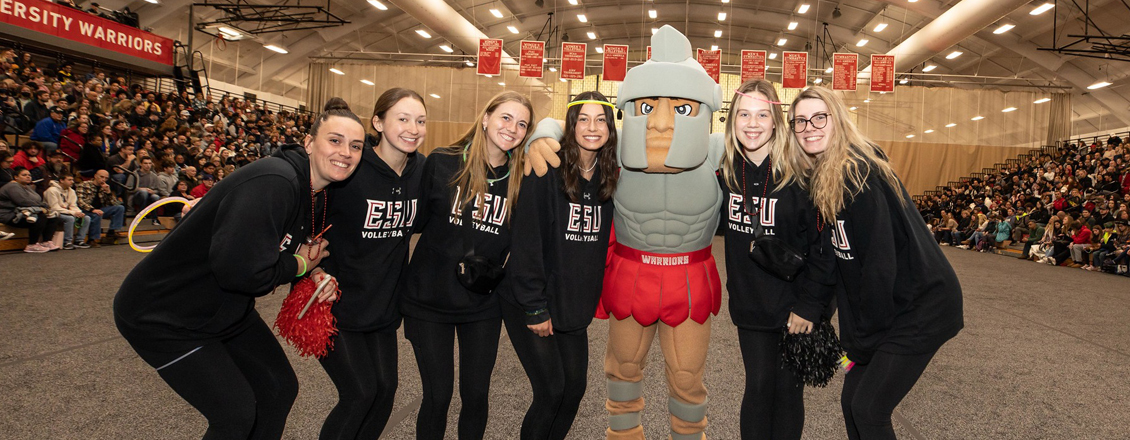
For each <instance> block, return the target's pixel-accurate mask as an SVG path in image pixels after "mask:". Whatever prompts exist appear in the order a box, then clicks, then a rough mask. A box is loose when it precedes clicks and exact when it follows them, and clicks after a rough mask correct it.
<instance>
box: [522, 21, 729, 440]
mask: <svg viewBox="0 0 1130 440" xmlns="http://www.w3.org/2000/svg"><path fill="white" fill-rule="evenodd" d="M651 45H652V57H651V59H650V60H648V61H647V62H645V63H644V64H642V65H639V66H636V67H634V68H632V69H631V70H629V71H628V74H627V77H626V78H625V79H624V82H623V84H621V86H620V92H619V94H618V97H617V100H616V108H618V109H620V110H621V111H623V114H624V121H623V128H622V134H621V136H620V145H619V148H620V150H619V153H620V154H619V158H620V165H621V174H620V181H619V186H618V187H617V190H616V195H615V198H614V201H615V206H616V211H615V216H614V223H615V240H616V241H615V242H614V243H613V244H612V245H611V249H610V251H609V257H608V261H609V264H608V267H607V268H606V271H605V276H604V291H603V293H602V294H601V300H600V306H599V308H598V309H597V317H598V318H608V319H609V336H608V350H607V353H606V354H605V358H604V372H605V376H606V377H607V378H608V401H607V403H606V407H607V409H608V414H609V417H608V425H609V427H608V430H607V438H608V439H643V438H644V435H643V427H642V426H640V420H641V417H640V412H641V411H642V410H643V408H644V399H643V395H642V393H643V384H642V380H643V370H644V363H645V361H646V359H647V353H648V349H649V348H650V347H651V343H652V341H653V340H654V338H655V335H656V334H657V333H658V335H659V343H660V347H662V349H663V357H664V361H665V363H666V377H667V389H668V392H669V398H668V402H667V407H668V410H669V412H670V419H671V434H670V436H671V439H672V440H703V439H705V434H704V431H705V429H706V425H707V420H706V403H707V397H706V387H705V386H704V385H703V383H702V376H703V370H704V367H705V364H706V354H707V348H708V346H709V343H710V323H711V316H712V315H717V314H718V310H719V307H720V306H721V303H722V290H721V289H722V286H721V282H720V280H719V277H718V269H717V267H716V265H715V262H714V257H713V256H712V255H711V252H710V242H711V239H712V238H713V235H714V231H715V229H716V228H717V226H718V220H719V212H720V209H719V208H720V206H721V204H722V192H721V190H720V189H719V187H718V180H717V178H716V177H715V170H716V169H717V168H718V161H719V158H720V157H721V153H722V150H723V144H724V142H723V141H722V137H721V135H720V134H718V135H713V136H712V135H711V134H710V125H711V119H712V114H713V112H715V111H718V110H720V109H721V107H722V89H721V87H719V86H718V84H717V83H715V82H714V80H713V79H711V78H710V76H709V75H707V73H706V70H705V69H703V68H702V66H701V65H699V64H698V62H697V61H695V59H694V58H693V56H692V54H693V52H692V50H691V45H690V41H688V40H687V38H686V37H685V36H683V34H681V33H679V31H677V30H675V28H673V27H671V26H663V27H662V28H661V29H659V31H658V32H656V34H655V35H654V36H652V39H651ZM561 136H562V131H561V127H560V125H559V123H558V122H556V121H553V120H545V121H542V123H540V124H539V125H538V129H537V130H536V131H535V134H534V135H533V139H535V141H531V146H530V152H531V156H538V158H537V159H542V160H545V161H548V162H553V160H552V158H550V156H554V158H555V157H556V156H555V154H554V153H553V151H556V148H559V147H557V143H556V142H553V140H555V139H560V138H561ZM541 138H548V139H541ZM537 159H535V161H534V162H533V163H532V166H533V168H534V169H535V170H539V169H540V171H541V172H539V174H544V170H545V167H544V163H539V162H538V160H537Z"/></svg>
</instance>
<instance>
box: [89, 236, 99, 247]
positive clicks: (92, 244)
mask: <svg viewBox="0 0 1130 440" xmlns="http://www.w3.org/2000/svg"><path fill="white" fill-rule="evenodd" d="M86 244H88V245H90V247H92V248H100V247H102V243H101V241H100V240H98V239H94V238H92V239H90V240H87V241H86Z"/></svg>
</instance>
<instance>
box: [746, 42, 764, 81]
mask: <svg viewBox="0 0 1130 440" xmlns="http://www.w3.org/2000/svg"><path fill="white" fill-rule="evenodd" d="M751 79H765V51H764V50H743V51H742V82H743V83H744V82H746V81H749V80H751Z"/></svg>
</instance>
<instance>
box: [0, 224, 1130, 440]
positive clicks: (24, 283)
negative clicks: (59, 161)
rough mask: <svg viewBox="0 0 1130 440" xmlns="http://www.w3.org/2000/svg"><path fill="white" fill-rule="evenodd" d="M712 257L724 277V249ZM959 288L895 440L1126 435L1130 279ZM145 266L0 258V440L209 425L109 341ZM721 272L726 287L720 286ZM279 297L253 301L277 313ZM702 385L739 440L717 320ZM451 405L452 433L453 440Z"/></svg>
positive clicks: (402, 417) (130, 435)
mask: <svg viewBox="0 0 1130 440" xmlns="http://www.w3.org/2000/svg"><path fill="white" fill-rule="evenodd" d="M715 244H716V247H715V255H716V257H717V258H718V261H719V266H720V267H719V269H722V267H721V266H722V263H723V260H722V253H721V252H720V251H721V244H720V242H719V241H718V240H716V242H715ZM945 252H946V255H947V256H949V258H950V261H951V262H952V264H953V265H954V268H955V269H956V270H957V273H958V275H959V276H960V277H961V281H962V285H963V286H964V289H965V322H966V328H965V330H964V331H963V332H962V333H961V334H960V335H959V336H958V337H957V338H955V339H954V340H952V341H950V343H948V344H947V345H946V346H944V347H943V348H942V349H941V351H940V352H939V353H938V355H937V357H936V358H935V359H934V361H933V363H932V364H931V365H930V368H929V369H928V370H927V371H926V373H925V375H924V377H923V378H922V380H921V381H919V383H918V385H917V386H916V387H915V388H914V390H913V391H912V392H911V393H910V395H909V396H908V397H907V399H906V400H905V401H904V402H903V403H902V405H901V406H900V407H899V409H898V411H897V412H896V417H895V419H896V423H895V426H896V431H897V432H898V434H899V436H900V438H904V439H1067V438H1071V439H1076V438H1093V439H1113V438H1126V436H1127V434H1126V433H1127V432H1128V430H1130V414H1128V413H1127V411H1126V408H1128V407H1130V380H1128V379H1127V378H1128V377H1130V376H1128V374H1127V373H1128V372H1130V371H1128V370H1130V325H1127V323H1128V322H1130V279H1128V278H1125V277H1117V276H1113V275H1105V274H1096V273H1091V272H1086V271H1083V270H1079V269H1067V268H1057V267H1049V266H1042V265H1037V264H1035V263H1031V262H1026V261H1020V260H1017V259H1015V258H1008V257H1004V256H996V255H986V254H978V253H975V252H970V251H962V250H958V249H954V248H945ZM141 257H142V254H138V253H136V252H133V251H132V250H130V249H129V248H128V247H126V246H115V247H104V248H101V249H90V250H77V251H59V252H53V253H51V254H41V255H31V254H22V253H12V254H5V255H0V273H2V274H3V276H2V281H0V285H2V286H3V287H2V291H3V293H2V294H0V311H2V312H0V318H2V319H0V333H2V334H3V335H4V337H3V338H2V340H0V396H3V398H0V414H3V415H2V416H0V417H2V418H3V420H2V423H0V426H2V429H0V438H3V439H44V438H52V439H190V438H199V437H200V435H201V434H202V433H203V431H204V428H205V421H204V419H203V417H201V416H200V415H199V414H198V413H196V412H195V411H194V410H193V409H192V408H191V407H189V406H188V405H187V404H186V403H184V401H182V400H181V399H180V398H179V397H177V396H176V395H175V394H174V393H173V392H172V391H171V390H170V389H169V388H168V387H166V386H165V385H164V383H163V382H162V381H161V380H160V378H159V377H158V376H157V374H156V373H154V372H153V371H152V369H150V368H148V367H147V366H146V365H145V364H144V363H143V362H142V361H141V360H140V359H138V358H137V356H136V355H135V354H134V352H133V351H132V350H131V349H130V348H129V346H128V345H127V344H126V343H125V341H123V340H122V339H121V337H120V336H118V333H117V331H116V330H115V328H114V324H113V321H112V319H111V312H110V304H111V300H112V298H113V296H114V292H115V291H116V290H117V287H118V285H119V284H120V283H121V281H122V279H123V277H124V276H125V274H126V273H127V272H128V271H129V269H130V268H131V267H132V266H133V265H134V264H135V263H136V262H137V261H138V260H139V259H141ZM724 276H725V275H724V273H723V277H724ZM284 293H285V290H281V289H280V291H279V292H276V293H275V294H273V295H270V296H267V297H265V298H263V299H261V300H260V301H259V305H258V307H259V310H260V313H261V314H262V315H263V316H264V317H265V318H268V323H270V321H271V320H272V319H271V318H273V317H274V315H275V314H276V313H277V311H278V308H279V305H280V302H281V301H282V298H283V294H284ZM606 332H607V326H606V325H605V323H603V322H601V321H596V322H595V323H594V324H593V326H592V327H591V328H590V330H589V333H590V336H591V339H592V345H591V354H592V355H591V360H590V369H589V371H590V374H589V380H590V386H589V390H588V394H587V395H586V397H585V401H584V402H583V403H582V406H581V411H580V414H579V415H578V418H577V421H576V423H575V425H574V427H573V431H572V435H571V436H570V438H576V439H595V438H601V437H602V433H603V429H604V426H605V415H604V409H603V403H604V395H605V390H604V380H603V375H602V372H601V365H602V358H603V353H604V344H605V340H606V336H607V335H606ZM713 332H714V335H713V341H712V342H711V351H710V357H709V366H708V371H707V373H706V381H707V387H708V388H709V390H710V393H711V394H710V399H711V400H710V413H709V417H710V422H711V425H710V427H709V429H708V435H709V437H710V438H714V439H737V438H738V407H739V405H740V400H741V392H742V388H743V377H742V376H743V373H742V371H743V370H742V368H741V365H742V364H741V356H740V353H739V350H738V345H737V336H736V332H735V330H734V327H733V325H732V324H731V323H730V322H729V317H728V315H727V313H726V311H725V307H723V311H722V314H721V315H720V316H718V317H717V318H715V320H714V326H713ZM400 350H401V351H400V389H399V392H398V394H397V403H396V409H395V410H394V413H393V420H392V421H391V422H390V424H389V426H388V429H387V430H386V433H385V436H384V438H389V439H411V438H413V437H414V436H413V432H414V425H415V420H416V411H415V408H416V406H417V404H418V402H419V400H418V399H419V397H420V380H419V377H418V373H417V370H416V365H415V360H414V358H413V356H412V351H411V347H410V346H409V345H408V344H407V342H406V341H404V340H403V338H401V344H400ZM288 352H289V353H290V354H291V355H292V357H291V362H292V363H293V365H294V369H295V370H296V372H297V374H298V377H299V381H300V383H301V391H300V394H299V396H298V401H297V402H296V403H295V405H294V409H293V411H292V412H291V415H290V420H289V423H288V425H287V432H286V438H293V439H311V438H316V437H317V433H318V429H319V427H320V426H321V423H322V420H323V418H324V417H325V415H326V414H327V413H328V412H329V409H330V408H331V407H332V406H333V405H334V403H335V398H336V396H335V392H334V389H333V387H332V385H331V384H330V382H329V380H328V379H327V377H326V375H325V373H324V372H323V371H322V369H321V367H320V366H319V365H318V363H317V362H316V361H314V360H311V359H302V358H298V357H297V356H293V351H290V350H288ZM651 352H652V359H651V361H650V365H651V366H650V367H649V369H648V371H647V377H648V379H647V381H646V389H647V391H646V397H647V399H648V402H651V403H656V404H654V405H651V406H649V407H648V408H647V409H646V411H645V413H646V414H645V426H646V429H647V434H648V438H652V439H659V438H665V437H666V433H667V429H668V428H667V418H666V411H665V407H666V404H665V402H666V396H665V392H666V391H665V390H666V389H665V385H664V384H663V381H662V360H661V359H660V358H659V353H660V350H659V348H658V346H657V345H656V346H654V347H653V348H652V350H651ZM841 383H842V377H840V376H837V378H836V379H835V380H834V381H833V383H832V384H831V385H830V386H828V387H827V388H824V389H808V390H807V391H806V412H807V420H806V425H805V438H806V439H839V438H844V437H845V436H844V434H843V426H842V423H843V422H842V417H841V415H840V410H839V404H838V397H839V389H840V385H841ZM491 394H492V399H491V419H490V426H489V428H488V434H487V438H490V439H511V438H517V437H518V435H517V434H518V427H519V425H520V423H521V418H522V414H523V413H524V411H525V408H526V406H527V405H528V404H529V397H528V394H529V383H528V381H527V380H526V378H525V375H524V373H523V371H522V369H521V366H520V365H519V363H518V360H517V357H516V356H515V355H514V352H513V349H512V348H511V346H510V343H509V340H508V339H507V338H506V336H505V334H503V336H502V341H501V344H500V349H499V357H498V364H497V368H496V369H495V372H494V376H493V380H492V387H491ZM458 410H459V400H458V397H456V398H455V399H454V401H453V403H452V411H451V414H450V417H449V422H448V438H455V431H454V427H455V420H456V417H457V414H458Z"/></svg>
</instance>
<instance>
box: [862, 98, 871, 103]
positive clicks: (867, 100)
mask: <svg viewBox="0 0 1130 440" xmlns="http://www.w3.org/2000/svg"><path fill="white" fill-rule="evenodd" d="M869 102H871V100H870V99H864V100H863V103H864V104H867V103H869Z"/></svg>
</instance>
